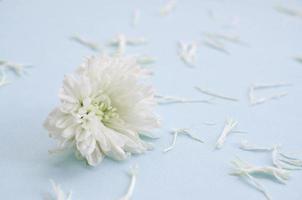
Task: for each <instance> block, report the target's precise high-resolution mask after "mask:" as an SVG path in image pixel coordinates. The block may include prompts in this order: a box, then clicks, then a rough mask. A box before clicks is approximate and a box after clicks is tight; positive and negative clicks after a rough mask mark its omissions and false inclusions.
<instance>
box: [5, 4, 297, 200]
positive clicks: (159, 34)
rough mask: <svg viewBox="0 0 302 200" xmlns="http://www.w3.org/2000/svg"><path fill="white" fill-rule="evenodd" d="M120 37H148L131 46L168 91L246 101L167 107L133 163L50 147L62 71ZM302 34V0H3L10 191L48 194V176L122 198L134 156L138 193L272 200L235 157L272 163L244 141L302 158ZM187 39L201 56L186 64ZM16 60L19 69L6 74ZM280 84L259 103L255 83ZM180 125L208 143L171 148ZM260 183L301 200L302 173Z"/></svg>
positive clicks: (89, 194)
mask: <svg viewBox="0 0 302 200" xmlns="http://www.w3.org/2000/svg"><path fill="white" fill-rule="evenodd" d="M118 35H123V36H125V37H126V38H145V39H146V43H144V44H142V45H131V46H130V45H127V46H126V48H125V54H126V55H136V56H137V55H138V56H141V55H146V56H148V57H150V58H154V59H155V62H153V63H152V64H149V65H144V67H146V68H149V69H150V70H151V71H152V72H153V76H152V77H151V78H150V81H151V83H152V84H153V85H154V86H155V88H156V91H157V92H158V94H161V95H166V96H176V97H180V98H185V99H209V96H208V95H206V94H202V93H200V92H198V91H197V90H196V89H194V87H195V86H199V87H202V88H206V89H207V90H210V91H213V92H214V93H218V94H223V95H226V96H230V97H234V98H236V99H238V101H226V100H223V99H219V98H215V99H214V100H213V103H212V104H208V103H186V104H182V103H179V104H176V103H175V104H167V105H160V106H158V108H157V112H158V113H159V114H160V116H161V118H162V123H163V126H162V128H161V129H159V130H157V134H158V135H160V139H157V140H154V141H152V142H153V143H154V146H155V149H154V150H153V151H151V152H148V153H147V154H145V155H141V156H133V157H132V158H131V159H129V160H127V161H124V162H116V161H112V160H110V159H105V160H104V161H103V163H102V164H101V165H99V166H98V167H95V168H92V167H88V166H86V165H85V163H84V162H81V161H78V160H76V159H75V158H74V156H73V155H71V153H68V152H67V153H65V154H62V155H49V154H48V150H49V149H51V148H53V147H55V145H56V144H55V142H54V141H53V140H51V139H49V138H48V134H47V131H46V130H45V129H44V128H43V125H42V124H43V122H44V120H45V118H46V116H47V115H48V113H49V112H50V111H51V110H52V109H53V107H54V106H55V105H57V104H58V103H59V101H58V97H57V94H58V90H59V88H60V86H61V84H62V80H63V77H64V75H65V74H68V73H71V72H73V70H74V69H75V68H76V67H77V66H79V65H80V64H81V63H82V61H83V60H84V59H85V58H86V57H88V56H90V55H96V54H100V51H102V52H107V53H112V52H115V50H116V49H115V48H114V47H111V46H110V45H108V43H109V42H110V41H111V40H112V39H115V38H116V37H117V36H118ZM301 35H302V2H301V1H299V0H278V1H277V0H266V1H261V0H257V1H256V0H245V1H239V0H186V1H184V0H177V1H170V0H166V1H164V0H152V1H140V0H123V1H121V0H85V1H84V0H52V1H38V0H26V1H25V0H2V1H0V68H1V70H2V72H3V73H2V75H0V78H1V80H2V81H3V80H4V79H3V75H5V76H6V78H7V79H6V80H7V81H9V82H10V83H9V84H6V85H3V86H0V127H1V129H0V136H1V139H0V158H1V159H0V194H1V199H7V200H9V199H12V200H13V199H28V200H36V199H37V200H38V199H43V196H44V194H45V193H48V192H50V191H51V188H50V184H49V181H48V180H49V179H54V180H55V181H57V182H58V183H60V184H61V185H62V186H63V189H64V190H65V191H68V190H70V189H71V190H73V199H74V200H84V199H90V200H97V199H108V200H110V199H117V198H118V197H120V196H121V195H122V194H123V193H124V192H125V190H126V188H127V184H128V182H129V178H128V176H127V174H126V172H127V169H128V167H129V166H130V165H132V164H134V163H138V165H139V167H140V172H139V176H138V181H137V186H136V188H135V192H134V196H133V199H134V200H135V199H144V200H151V199H152V200H153V199H158V200H163V199H174V200H183V199H190V200H198V199H245V200H255V199H265V198H264V197H263V195H262V194H261V193H260V192H258V191H256V190H255V189H254V188H253V187H251V186H250V185H249V184H247V183H246V182H245V181H243V180H241V179H240V178H238V177H233V176H230V175H229V173H230V172H231V169H232V167H231V164H230V161H232V160H233V159H235V158H236V157H240V158H242V159H243V160H245V161H248V162H251V163H254V164H257V165H269V164H271V157H270V155H269V154H266V153H264V154H261V153H253V152H245V151H242V150H240V149H239V148H238V146H239V145H238V144H239V143H240V141H241V140H243V139H247V140H249V141H251V142H252V143H255V144H260V145H267V146H271V145H274V144H282V145H283V147H284V149H285V150H286V151H288V152H293V153H296V154H297V155H300V157H302V146H301V144H302V135H301V122H302V109H301V105H300V102H302V87H301V83H302V63H301V59H302V57H301V56H302V49H301V47H302V40H301ZM79 40H80V42H79ZM180 42H182V44H183V45H185V44H188V45H189V47H190V48H193V50H192V51H193V52H194V53H192V54H190V55H189V57H190V56H193V61H192V60H190V59H189V60H190V61H189V63H188V62H184V57H182V55H183V54H181V52H182V50H183V49H182V48H181V46H180ZM81 43H82V44H81ZM83 43H84V45H83ZM87 44H97V45H98V48H97V50H95V48H94V49H91V48H87ZM190 45H191V46H190ZM185 58H188V57H187V56H185ZM191 58H192V57H191ZM299 60H300V61H299ZM191 61H192V62H191ZM1 62H2V64H1ZM7 62H9V63H18V64H19V65H12V66H13V67H8V68H9V69H8V70H7V69H6V68H5V63H7ZM23 64H24V65H25V66H24V68H23ZM1 65H2V67H1ZM27 65H30V66H27ZM192 65H193V67H192ZM18 66H19V67H18ZM18 72H19V73H20V74H19V73H18ZM0 82H1V81H0ZM279 83H289V85H288V86H286V87H280V88H279V87H278V88H272V89H269V90H261V91H259V92H257V94H255V95H257V96H258V97H259V99H261V98H269V97H272V96H273V97H274V96H276V95H277V96H278V95H280V94H286V95H284V96H283V95H281V96H282V97H280V98H279V97H276V98H272V99H268V100H266V101H265V102H263V103H261V104H259V105H251V102H250V99H249V97H248V94H249V88H250V86H252V85H254V84H279ZM0 85H1V84H0ZM229 117H232V118H234V119H236V120H237V121H238V130H240V131H242V132H240V133H232V134H231V135H230V136H229V137H228V138H227V141H226V143H225V145H224V146H223V148H222V149H221V150H214V145H215V142H216V140H217V138H218V137H219V135H220V133H221V131H222V129H223V127H224V123H225V120H226V119H227V118H229ZM210 124H211V125H210ZM173 128H191V130H192V132H194V133H195V134H196V135H197V136H198V137H200V138H202V139H203V140H204V141H205V143H204V144H200V143H198V142H196V141H193V140H190V139H189V138H186V137H184V136H179V138H178V140H177V144H176V146H175V149H173V150H172V151H170V152H168V153H166V154H164V153H163V152H162V150H163V149H164V148H166V147H167V146H169V144H170V143H171V141H172V135H171V134H170V130H171V129H173ZM260 181H261V183H262V184H263V185H264V186H265V188H266V190H267V192H268V193H269V194H270V195H271V196H272V197H273V199H274V200H284V199H290V200H299V199H301V198H302V191H301V184H302V173H301V172H299V171H293V172H292V176H291V179H290V180H289V181H288V183H287V185H282V184H279V183H275V182H273V181H271V180H267V179H260Z"/></svg>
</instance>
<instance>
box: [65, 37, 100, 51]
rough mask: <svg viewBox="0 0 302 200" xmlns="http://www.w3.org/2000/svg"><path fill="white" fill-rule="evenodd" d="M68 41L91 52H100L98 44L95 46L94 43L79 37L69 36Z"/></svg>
mask: <svg viewBox="0 0 302 200" xmlns="http://www.w3.org/2000/svg"><path fill="white" fill-rule="evenodd" d="M70 39H71V40H72V41H75V42H77V43H79V44H81V45H83V46H85V47H87V48H89V49H91V50H93V51H100V47H99V45H98V44H96V43H95V42H91V41H88V40H86V39H84V38H82V37H80V36H71V37H70Z"/></svg>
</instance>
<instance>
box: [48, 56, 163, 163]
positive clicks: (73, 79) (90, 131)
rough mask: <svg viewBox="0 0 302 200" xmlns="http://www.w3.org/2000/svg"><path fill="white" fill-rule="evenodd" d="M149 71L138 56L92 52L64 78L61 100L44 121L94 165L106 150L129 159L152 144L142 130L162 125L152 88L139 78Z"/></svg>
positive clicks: (63, 143)
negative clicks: (128, 56)
mask: <svg viewBox="0 0 302 200" xmlns="http://www.w3.org/2000/svg"><path fill="white" fill-rule="evenodd" d="M147 74H148V71H146V70H144V69H142V68H140V66H139V65H138V64H137V63H136V60H135V59H134V58H127V57H118V56H116V57H110V56H107V55H102V56H100V57H91V58H89V59H88V60H87V61H86V62H85V63H84V64H83V65H82V66H80V67H79V69H78V70H77V71H76V72H75V73H74V74H72V75H67V76H66V77H65V79H64V82H63V87H62V88H61V90H60V93H59V97H60V100H61V104H60V105H59V106H58V107H56V108H55V109H54V110H53V111H52V112H51V113H50V114H49V116H48V118H47V119H46V121H45V124H44V125H45V127H46V129H47V130H48V131H49V134H50V137H53V138H55V139H57V140H58V141H59V143H60V148H65V147H66V146H68V145H71V146H73V147H74V149H75V151H76V155H78V156H80V157H81V158H85V159H86V160H87V162H88V164H89V165H93V166H95V165H97V164H98V163H100V162H101V160H102V159H103V157H104V156H108V157H111V158H113V159H116V160H124V159H126V158H127V157H128V156H129V155H130V154H132V153H134V154H140V153H143V152H145V151H146V150H148V149H149V148H150V145H149V144H148V143H146V142H144V141H143V140H142V139H141V138H140V135H146V136H150V131H151V130H152V129H154V128H157V127H159V120H158V118H157V116H156V115H155V114H154V113H153V107H154V105H155V104H156V101H155V99H154V92H153V89H152V87H150V86H146V85H144V84H142V83H141V81H140V79H141V78H142V77H144V75H147Z"/></svg>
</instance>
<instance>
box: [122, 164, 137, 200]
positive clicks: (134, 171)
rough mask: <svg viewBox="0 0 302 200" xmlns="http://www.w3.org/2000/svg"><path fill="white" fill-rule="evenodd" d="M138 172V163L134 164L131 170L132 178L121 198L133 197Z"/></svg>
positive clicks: (124, 199) (128, 198) (128, 199)
mask: <svg viewBox="0 0 302 200" xmlns="http://www.w3.org/2000/svg"><path fill="white" fill-rule="evenodd" d="M137 174H138V165H134V166H132V167H131V168H130V170H129V175H130V177H131V180H130V184H129V186H128V189H127V192H126V194H125V195H124V196H122V197H121V198H120V199H119V200H130V199H131V198H132V195H133V191H134V188H135V185H136V179H137Z"/></svg>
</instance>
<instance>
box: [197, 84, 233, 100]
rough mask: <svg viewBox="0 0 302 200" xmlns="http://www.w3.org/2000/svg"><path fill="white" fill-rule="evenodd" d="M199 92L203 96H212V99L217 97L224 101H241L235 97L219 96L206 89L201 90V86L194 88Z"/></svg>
mask: <svg viewBox="0 0 302 200" xmlns="http://www.w3.org/2000/svg"><path fill="white" fill-rule="evenodd" d="M194 88H195V89H196V90H197V91H199V92H201V93H203V94H206V95H210V96H212V97H217V98H220V99H224V100H229V101H239V99H237V98H234V97H228V96H225V95H221V94H217V93H214V92H212V91H210V90H208V89H204V88H201V87H199V86H195V87H194Z"/></svg>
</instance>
